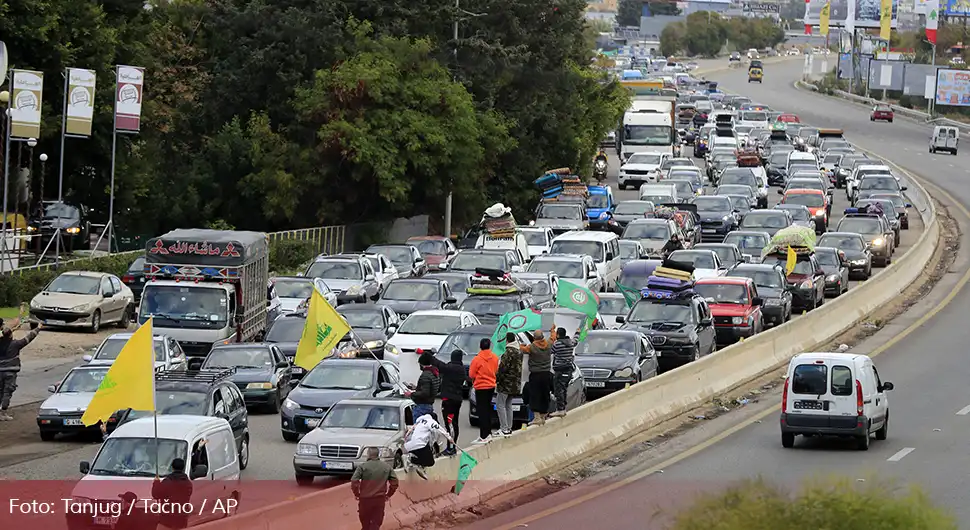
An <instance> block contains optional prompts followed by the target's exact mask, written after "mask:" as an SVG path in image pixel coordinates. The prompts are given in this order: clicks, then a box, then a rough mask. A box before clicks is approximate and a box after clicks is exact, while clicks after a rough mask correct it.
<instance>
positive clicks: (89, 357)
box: [81, 355, 94, 363]
mask: <svg viewBox="0 0 970 530" xmlns="http://www.w3.org/2000/svg"><path fill="white" fill-rule="evenodd" d="M81 360H82V361H84V362H86V363H89V362H91V361H93V360H94V357H91V355H84V356H83V357H81Z"/></svg>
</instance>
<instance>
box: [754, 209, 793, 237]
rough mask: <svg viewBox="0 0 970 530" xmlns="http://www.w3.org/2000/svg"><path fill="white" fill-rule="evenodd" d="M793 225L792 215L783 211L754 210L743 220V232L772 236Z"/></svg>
mask: <svg viewBox="0 0 970 530" xmlns="http://www.w3.org/2000/svg"><path fill="white" fill-rule="evenodd" d="M791 225H792V218H791V214H789V213H788V212H786V211H783V210H752V211H750V212H748V214H747V215H745V216H744V218H742V219H741V229H742V230H754V231H759V232H767V233H768V235H770V236H774V235H775V234H776V233H778V231H779V230H781V229H782V228H788V227H789V226H791Z"/></svg>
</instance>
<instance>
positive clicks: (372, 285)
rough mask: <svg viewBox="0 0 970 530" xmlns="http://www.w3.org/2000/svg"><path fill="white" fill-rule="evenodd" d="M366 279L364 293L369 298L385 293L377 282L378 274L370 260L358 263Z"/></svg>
mask: <svg viewBox="0 0 970 530" xmlns="http://www.w3.org/2000/svg"><path fill="white" fill-rule="evenodd" d="M358 264H359V265H360V267H361V269H362V272H363V278H364V292H365V293H366V294H367V296H368V297H373V296H375V295H377V294H378V293H380V292H381V291H383V289H382V286H381V285H380V283H379V282H378V281H377V272H376V271H375V270H374V266H373V265H371V263H370V260H369V259H366V258H365V259H362V260H359V261H358Z"/></svg>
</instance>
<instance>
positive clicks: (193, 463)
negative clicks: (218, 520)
mask: <svg viewBox="0 0 970 530" xmlns="http://www.w3.org/2000/svg"><path fill="white" fill-rule="evenodd" d="M210 443H213V444H215V441H214V440H213V441H211V442H210V440H209V439H208V438H207V437H206V436H205V435H200V436H198V437H196V438H194V439H193V440H192V443H191V445H190V447H191V448H192V450H191V452H190V453H189V461H188V469H186V472H187V473H189V474H190V475H191V473H192V470H194V469H195V468H197V467H198V466H206V469H207V472H206V475H205V476H204V477H198V478H195V479H192V504H193V506H202V505H203V504H206V505H209V503H210V502H211V501H213V500H214V499H215V498H217V497H218V496H219V495H218V494H219V493H220V492H219V491H218V486H219V485H218V484H216V483H215V481H214V480H213V478H214V474H213V471H214V470H213V469H212V466H211V461H212V458H210V456H209V453H210V451H212V452H215V448H210V447H209V444H210ZM204 520H205V518H204V516H203V514H202V513H201V510H200V511H199V512H196V511H195V510H193V514H192V515H191V516H190V517H189V525H190V526H192V525H195V524H198V523H200V522H202V521H204Z"/></svg>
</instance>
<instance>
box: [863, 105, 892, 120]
mask: <svg viewBox="0 0 970 530" xmlns="http://www.w3.org/2000/svg"><path fill="white" fill-rule="evenodd" d="M893 117H895V113H894V112H893V108H892V107H890V106H889V105H876V106H875V107H872V112H870V113H869V121H876V120H881V121H888V122H889V123H892V122H893Z"/></svg>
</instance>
